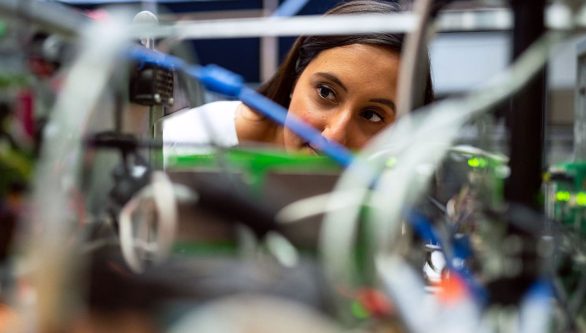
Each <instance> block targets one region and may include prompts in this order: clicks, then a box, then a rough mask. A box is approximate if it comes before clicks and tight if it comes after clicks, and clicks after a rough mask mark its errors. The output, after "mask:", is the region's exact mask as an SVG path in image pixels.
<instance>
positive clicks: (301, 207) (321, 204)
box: [275, 191, 361, 224]
mask: <svg viewBox="0 0 586 333" xmlns="http://www.w3.org/2000/svg"><path fill="white" fill-rule="evenodd" d="M360 199H361V195H360V193H356V192H354V191H352V192H329V193H324V194H318V195H315V196H311V197H308V198H303V199H300V200H297V201H295V202H292V203H290V204H288V205H287V206H285V207H283V208H281V210H279V212H278V213H277V215H276V216H275V220H276V221H277V222H278V223H282V224H291V223H295V222H298V221H301V220H303V219H306V218H309V217H312V216H316V215H320V214H323V213H327V212H329V211H332V210H338V209H341V208H343V207H345V206H346V205H347V203H348V202H356V201H357V200H360ZM330 202H332V203H333V204H332V205H328V203H330Z"/></svg>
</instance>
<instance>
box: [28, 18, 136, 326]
mask: <svg viewBox="0 0 586 333" xmlns="http://www.w3.org/2000/svg"><path fill="white" fill-rule="evenodd" d="M125 32H127V30H126V28H125V25H124V23H123V20H122V19H120V18H118V17H117V16H112V17H111V18H110V20H109V21H108V22H107V23H101V24H100V23H96V24H94V25H91V26H89V27H87V29H84V31H83V33H82V34H81V38H80V44H81V45H80V46H81V47H80V55H79V57H78V58H77V60H76V61H75V62H74V63H73V65H72V67H71V68H70V70H69V75H68V76H67V77H66V79H65V81H64V84H63V87H62V90H61V93H60V94H59V96H58V98H57V101H56V103H55V105H54V107H53V110H52V112H51V117H50V121H49V123H48V124H47V126H46V127H45V131H44V133H43V134H44V137H43V143H44V144H43V150H42V152H41V154H40V156H41V157H40V159H39V162H38V164H37V170H36V175H35V180H34V182H33V184H34V187H33V193H32V197H31V214H30V220H29V221H28V222H29V223H30V224H29V226H30V227H31V230H34V231H35V234H34V235H33V236H32V237H33V239H34V241H32V242H31V243H30V244H24V245H25V246H30V250H31V253H30V255H31V258H33V261H34V262H35V264H36V265H37V266H36V270H35V278H36V280H37V281H38V282H39V284H38V285H36V289H35V291H36V294H37V297H38V300H39V304H38V308H37V311H38V312H37V313H36V314H35V318H37V319H38V322H36V323H35V324H37V325H38V327H36V328H35V329H34V331H48V330H61V329H62V325H67V323H65V322H64V321H66V320H67V319H66V318H67V315H68V314H70V313H72V312H71V311H70V310H71V309H69V308H68V306H70V305H72V304H76V303H75V302H76V300H73V299H74V298H75V297H77V296H78V295H77V294H76V293H75V287H76V286H75V285H74V286H72V285H71V284H70V283H66V282H65V281H71V280H72V281H77V279H72V278H71V275H72V274H73V272H74V267H75V266H76V264H77V262H76V256H75V254H76V252H75V251H72V249H71V246H73V244H72V242H71V240H72V238H75V235H72V231H73V230H74V229H75V221H76V219H77V217H76V216H75V213H74V212H73V211H72V209H71V201H72V200H71V194H72V193H73V192H74V191H75V189H76V188H78V181H79V179H78V176H79V173H80V157H81V147H82V145H81V144H80V143H81V141H82V140H81V139H82V136H83V134H84V131H85V129H86V126H87V124H88V120H89V117H90V114H91V113H92V111H93V110H94V109H95V107H96V105H97V104H98V101H99V99H100V97H102V94H101V92H102V91H103V89H104V87H105V86H106V84H107V83H108V78H109V77H110V74H111V72H112V70H113V68H114V62H115V59H116V58H117V56H118V55H119V52H121V50H122V47H123V45H124V43H125V42H126V41H127V40H128V38H127V34H126V33H125ZM89 78H91V79H89ZM23 229H26V228H23ZM66 244H67V245H66ZM63 288H68V290H67V291H66V290H63ZM56 295H59V296H56ZM33 325H34V324H33Z"/></svg>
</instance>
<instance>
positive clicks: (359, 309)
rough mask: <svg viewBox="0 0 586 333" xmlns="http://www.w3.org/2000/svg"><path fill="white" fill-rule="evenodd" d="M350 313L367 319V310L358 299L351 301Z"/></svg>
mask: <svg viewBox="0 0 586 333" xmlns="http://www.w3.org/2000/svg"><path fill="white" fill-rule="evenodd" d="M352 314H353V315H354V317H355V318H358V319H367V318H368V317H369V313H368V311H367V310H366V309H365V308H364V306H363V305H362V304H360V302H358V301H354V302H352Z"/></svg>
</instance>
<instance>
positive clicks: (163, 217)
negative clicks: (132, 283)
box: [119, 171, 178, 273]
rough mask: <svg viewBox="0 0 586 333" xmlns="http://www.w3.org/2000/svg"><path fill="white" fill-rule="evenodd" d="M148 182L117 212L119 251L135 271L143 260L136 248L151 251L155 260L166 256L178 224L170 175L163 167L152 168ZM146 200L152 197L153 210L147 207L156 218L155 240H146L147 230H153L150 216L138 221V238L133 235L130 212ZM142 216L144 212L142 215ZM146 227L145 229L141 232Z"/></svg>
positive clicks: (141, 264) (141, 266)
mask: <svg viewBox="0 0 586 333" xmlns="http://www.w3.org/2000/svg"><path fill="white" fill-rule="evenodd" d="M151 179H152V182H151V184H150V185H148V186H146V187H145V188H143V189H142V190H141V191H140V192H139V193H138V194H137V195H135V196H134V197H133V198H132V199H131V200H130V201H128V202H127V203H126V205H124V207H123V208H122V210H121V211H120V215H119V223H120V247H121V249H122V255H123V257H124V259H125V260H126V263H127V264H128V266H129V267H130V269H131V270H132V271H133V272H135V273H141V272H143V271H144V268H145V267H144V263H143V260H142V258H141V256H140V255H139V254H138V252H137V249H139V248H140V249H141V250H142V251H143V252H146V253H152V254H153V255H154V260H155V262H160V261H161V260H163V259H165V258H166V257H167V256H168V255H169V253H170V251H171V247H172V245H173V241H174V239H175V231H176V228H177V224H178V222H177V217H178V212H177V211H178V207H177V200H176V196H175V193H174V188H173V184H172V183H171V181H170V180H169V177H168V176H167V175H166V174H165V173H164V172H162V171H154V172H153V175H152V178H151ZM149 200H153V201H154V208H155V209H156V210H155V211H147V212H146V213H147V214H149V215H150V216H149V217H154V218H155V229H154V232H155V234H156V242H155V243H152V242H150V241H149V233H150V232H151V231H152V230H151V229H150V226H149V225H148V222H149V220H148V219H143V220H142V221H138V222H137V223H138V226H137V229H138V230H139V232H138V233H137V234H138V236H139V237H138V238H136V236H135V234H136V233H135V232H134V229H135V223H134V222H133V214H134V213H135V212H136V211H137V210H138V209H140V207H141V205H146V207H149V206H148V202H149ZM141 217H143V216H141ZM140 230H146V232H144V233H143V232H140Z"/></svg>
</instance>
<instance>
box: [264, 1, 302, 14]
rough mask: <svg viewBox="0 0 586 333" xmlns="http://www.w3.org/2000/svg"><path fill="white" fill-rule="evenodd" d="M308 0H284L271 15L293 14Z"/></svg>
mask: <svg viewBox="0 0 586 333" xmlns="http://www.w3.org/2000/svg"><path fill="white" fill-rule="evenodd" d="M308 2H309V0H285V2H283V3H282V4H281V5H280V6H279V8H277V10H275V12H274V13H273V15H272V16H273V17H287V16H293V15H295V14H297V13H299V11H301V9H302V8H303V6H305V5H306V4H307V3H308Z"/></svg>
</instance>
